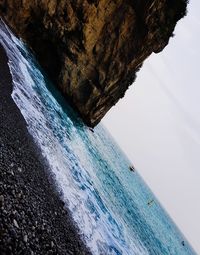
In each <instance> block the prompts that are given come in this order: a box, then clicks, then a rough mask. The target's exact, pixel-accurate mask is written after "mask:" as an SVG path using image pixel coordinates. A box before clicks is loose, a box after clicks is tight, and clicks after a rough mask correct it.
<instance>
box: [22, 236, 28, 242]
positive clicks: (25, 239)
mask: <svg viewBox="0 0 200 255" xmlns="http://www.w3.org/2000/svg"><path fill="white" fill-rule="evenodd" d="M23 239H24V242H25V243H27V241H28V236H27V235H24V238H23Z"/></svg>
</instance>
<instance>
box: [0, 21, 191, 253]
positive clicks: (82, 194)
mask: <svg viewBox="0 0 200 255" xmlns="http://www.w3.org/2000/svg"><path fill="white" fill-rule="evenodd" d="M0 43H1V44H2V45H3V46H4V48H5V50H6V52H7V55H8V58H9V67H10V71H11V74H12V78H13V93H12V98H13V100H14V101H15V103H16V105H17V106H18V108H19V109H20V111H21V113H22V114H23V116H24V118H25V120H26V123H27V128H28V130H29V133H30V134H31V135H32V136H33V138H34V140H35V142H36V143H37V145H38V146H39V148H40V149H41V151H42V154H43V156H44V157H45V159H46V160H47V162H48V163H49V166H50V169H49V171H50V174H51V175H52V176H53V178H54V180H55V183H56V187H57V189H58V192H59V194H60V196H61V198H62V200H63V201H64V202H65V205H66V207H67V208H69V210H70V211H71V214H72V217H73V219H74V221H75V223H76V224H77V225H78V227H79V230H80V233H81V236H82V238H83V240H84V242H85V243H86V244H87V246H88V247H89V249H90V250H91V251H92V253H93V254H102V255H111V254H112V255H120V254H124V255H140V254H141V255H143V254H144V255H146V254H150V255H193V254H195V252H194V251H193V249H192V247H191V246H190V244H189V243H188V242H187V240H186V239H185V237H184V236H183V235H182V234H181V233H180V231H179V230H178V228H177V227H176V225H175V224H174V223H173V222H172V220H171V219H170V217H169V216H168V215H167V213H166V212H165V211H164V210H163V208H162V207H161V206H160V204H159V202H158V201H157V199H156V198H155V197H154V195H153V194H152V192H151V191H150V189H149V188H148V187H147V185H146V184H145V182H144V181H143V180H142V178H141V177H140V175H139V173H138V172H137V171H135V172H131V171H130V170H129V166H130V165H131V162H130V161H129V160H128V159H127V157H126V156H125V155H124V154H123V152H122V151H121V150H120V148H119V147H118V146H117V144H116V143H115V141H114V140H113V138H112V137H111V136H110V134H109V133H108V131H107V130H106V129H105V128H104V127H103V126H102V125H98V126H97V127H95V128H94V132H92V131H91V130H90V129H89V128H88V127H87V126H85V125H84V124H83V123H82V121H81V120H80V119H79V118H78V117H77V115H76V113H74V112H73V110H72V109H71V108H70V107H69V105H67V103H66V102H65V101H64V100H63V98H62V96H61V95H60V94H59V92H57V91H56V90H55V89H54V87H53V86H52V84H51V83H50V81H48V79H47V77H46V76H45V75H44V73H43V72H42V70H41V68H40V67H39V65H38V64H37V62H36V61H35V59H34V57H33V55H32V54H31V53H30V52H29V50H28V49H27V47H26V45H24V43H22V41H20V40H19V39H17V38H16V37H15V36H14V35H13V34H12V33H11V31H10V30H9V29H8V28H7V27H6V25H5V24H4V23H3V21H0ZM150 201H153V202H150ZM149 202H150V203H149ZM148 203H149V204H148ZM183 241H184V245H183V244H182V242H183Z"/></svg>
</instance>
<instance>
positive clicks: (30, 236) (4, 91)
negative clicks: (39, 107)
mask: <svg viewBox="0 0 200 255" xmlns="http://www.w3.org/2000/svg"><path fill="white" fill-rule="evenodd" d="M7 61H8V59H7V57H6V54H5V52H4V49H3V48H2V46H0V254H1V255H4V254H15V255H16V254H27V255H29V254H30V255H32V254H43V255H46V254H90V252H89V251H88V250H87V248H86V247H85V245H84V244H83V242H82V241H81V239H80V236H79V234H78V230H77V228H76V227H75V225H74V223H73V220H72V218H71V216H70V213H69V212H68V211H67V210H66V209H65V208H64V204H63V202H62V201H61V200H60V199H59V196H58V193H57V192H56V189H55V186H54V183H53V178H52V177H51V176H50V174H49V173H50V171H48V166H47V164H46V163H45V161H44V159H43V158H42V157H41V153H40V151H39V150H38V149H37V146H36V145H35V144H34V141H33V140H32V137H31V136H30V135H29V133H28V131H27V128H26V122H25V120H24V118H23V116H22V115H21V113H20V111H19V109H18V108H17V106H16V105H15V103H14V101H13V100H12V98H11V93H12V77H11V75H10V72H9V67H8V65H7Z"/></svg>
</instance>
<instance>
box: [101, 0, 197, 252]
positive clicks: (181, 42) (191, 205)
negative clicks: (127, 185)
mask: <svg viewBox="0 0 200 255" xmlns="http://www.w3.org/2000/svg"><path fill="white" fill-rule="evenodd" d="M199 12H200V1H199V0H190V5H189V8H188V15H187V17H185V18H184V19H183V20H181V21H180V22H179V23H178V25H177V27H176V30H175V37H174V38H172V39H171V40H170V43H169V45H168V46H167V47H166V48H165V50H164V51H163V52H162V53H160V54H153V55H151V56H150V58H149V59H148V60H146V62H145V64H144V66H143V68H142V69H141V71H140V72H139V73H138V78H137V80H136V82H135V83H134V85H132V86H131V87H130V89H129V90H128V92H127V93H126V95H125V98H123V99H122V100H120V102H119V103H118V104H117V105H116V106H115V107H113V108H112V110H110V112H109V113H108V114H107V115H106V117H105V118H104V120H103V123H104V125H105V126H106V127H107V128H108V129H109V130H110V132H111V134H112V135H113V136H114V137H115V139H116V140H117V142H118V143H119V145H120V146H121V148H122V149H123V150H124V151H125V153H126V154H127V155H128V157H129V159H130V160H131V161H132V162H133V164H134V166H135V167H136V169H137V170H138V172H139V173H140V174H141V175H142V176H143V178H144V180H145V181H146V182H147V183H148V185H149V186H150V188H151V189H152V190H153V192H154V194H155V195H156V196H157V197H158V199H159V200H160V202H161V203H162V204H163V206H164V207H165V208H166V209H167V211H168V212H169V214H170V215H171V217H172V218H173V219H174V221H175V222H176V224H177V225H178V226H179V228H180V229H181V231H182V232H183V233H184V235H185V236H186V238H187V239H188V240H189V242H190V243H191V245H192V246H193V247H194V249H195V250H196V251H197V253H199V254H200V63H199V62H200V16H199Z"/></svg>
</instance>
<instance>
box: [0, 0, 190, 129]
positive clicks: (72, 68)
mask: <svg viewBox="0 0 200 255" xmlns="http://www.w3.org/2000/svg"><path fill="white" fill-rule="evenodd" d="M186 6H187V0H176V1H174V0H76V1H75V0H21V1H19V0H0V14H1V15H2V16H3V17H4V18H5V19H6V20H7V22H8V23H9V25H10V26H11V27H12V28H13V29H14V30H15V31H16V33H17V34H18V35H19V36H21V37H22V38H23V39H24V40H25V41H26V42H28V44H29V45H30V46H31V48H32V49H33V50H34V52H35V53H36V56H37V58H38V60H39V62H40V64H41V65H42V66H43V68H44V69H45V70H46V72H47V73H48V75H49V76H50V78H51V79H52V80H53V81H54V82H55V83H56V84H57V86H58V87H59V88H60V90H61V91H62V93H63V94H64V96H65V97H66V98H67V99H68V100H69V101H70V102H71V104H72V105H73V106H74V107H75V108H76V109H77V110H78V112H79V113H80V115H81V116H82V118H83V120H84V121H85V123H87V124H88V125H90V126H95V125H96V124H97V123H98V122H99V121H100V120H101V119H102V117H103V116H104V115H105V114H106V112H107V111H108V110H109V109H110V108H111V107H112V106H113V105H115V104H116V102H117V101H118V100H119V99H120V98H122V97H123V96H124V94H125V91H126V90H127V88H128V87H129V85H130V84H131V83H132V82H133V81H134V79H135V74H136V72H137V71H138V69H139V68H140V67H141V65H142V63H143V61H144V60H145V59H146V58H147V57H148V56H149V55H150V54H151V53H152V52H156V53H157V52H160V51H162V50H163V49H164V47H165V46H166V45H167V44H168V41H169V38H170V36H172V33H173V30H174V27H175V25H176V23H177V21H178V20H179V19H180V18H182V17H183V16H184V15H185V12H186Z"/></svg>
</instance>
